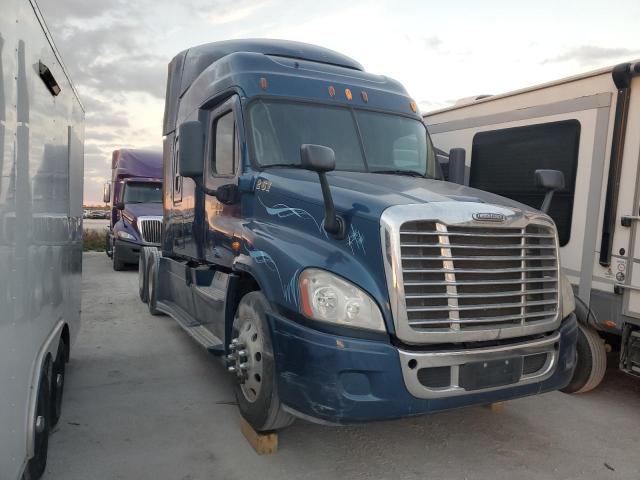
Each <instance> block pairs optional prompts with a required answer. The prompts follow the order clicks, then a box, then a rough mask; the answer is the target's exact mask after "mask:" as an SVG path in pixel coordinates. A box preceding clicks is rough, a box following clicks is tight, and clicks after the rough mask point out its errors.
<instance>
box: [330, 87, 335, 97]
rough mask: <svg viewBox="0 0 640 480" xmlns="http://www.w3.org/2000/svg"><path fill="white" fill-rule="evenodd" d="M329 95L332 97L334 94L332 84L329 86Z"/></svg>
mask: <svg viewBox="0 0 640 480" xmlns="http://www.w3.org/2000/svg"><path fill="white" fill-rule="evenodd" d="M329 96H330V97H332V98H333V97H335V96H336V87H334V86H333V85H331V86H330V87H329Z"/></svg>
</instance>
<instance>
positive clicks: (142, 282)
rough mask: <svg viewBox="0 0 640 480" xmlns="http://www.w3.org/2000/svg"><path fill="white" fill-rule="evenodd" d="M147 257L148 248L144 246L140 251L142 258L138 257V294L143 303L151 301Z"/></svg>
mask: <svg viewBox="0 0 640 480" xmlns="http://www.w3.org/2000/svg"><path fill="white" fill-rule="evenodd" d="M147 258H148V252H147V248H146V247H143V248H142V251H141V252H140V258H139V259H138V295H139V296H140V300H142V303H147V302H148V301H149V284H148V277H147V273H148V269H147Z"/></svg>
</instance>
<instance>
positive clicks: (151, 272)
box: [147, 251, 162, 315]
mask: <svg viewBox="0 0 640 480" xmlns="http://www.w3.org/2000/svg"><path fill="white" fill-rule="evenodd" d="M149 253H150V254H149V258H148V259H147V263H148V269H147V285H148V287H147V292H148V294H147V295H148V299H149V300H148V303H147V306H148V307H149V313H150V314H151V315H162V312H161V311H160V310H158V307H157V305H158V262H159V257H160V255H159V254H158V252H157V251H150V252H149Z"/></svg>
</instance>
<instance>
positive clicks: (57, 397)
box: [51, 338, 67, 428]
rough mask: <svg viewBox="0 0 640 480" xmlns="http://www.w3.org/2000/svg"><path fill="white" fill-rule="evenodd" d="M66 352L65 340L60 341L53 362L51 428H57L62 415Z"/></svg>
mask: <svg viewBox="0 0 640 480" xmlns="http://www.w3.org/2000/svg"><path fill="white" fill-rule="evenodd" d="M66 351H67V347H66V344H65V341H64V339H62V338H61V339H60V343H59V344H58V353H57V354H56V360H55V362H53V369H52V375H51V428H53V427H55V426H56V425H57V424H58V420H60V416H61V415H62V395H63V393H64V380H65V372H66V356H67V355H66Z"/></svg>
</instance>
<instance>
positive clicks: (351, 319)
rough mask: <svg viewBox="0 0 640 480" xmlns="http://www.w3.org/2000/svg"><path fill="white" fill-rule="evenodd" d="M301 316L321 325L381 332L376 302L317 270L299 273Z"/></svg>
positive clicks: (381, 325)
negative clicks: (335, 325)
mask: <svg viewBox="0 0 640 480" xmlns="http://www.w3.org/2000/svg"><path fill="white" fill-rule="evenodd" d="M299 282H300V293H301V295H302V313H304V314H305V315H306V316H307V317H309V318H312V319H314V320H320V321H322V322H327V323H334V324H337V325H346V326H349V327H357V328H366V329H367V330H378V331H382V332H384V331H385V326H384V321H383V320H382V313H381V312H380V309H379V308H378V305H377V304H376V302H375V301H374V300H373V299H372V298H371V297H370V296H369V295H367V294H366V293H365V292H363V291H362V290H361V289H360V288H358V287H356V286H355V285H354V284H353V283H351V282H348V281H346V280H344V279H342V278H340V277H338V276H337V275H334V274H332V273H329V272H327V271H325V270H319V269H317V268H308V269H306V270H304V271H303V272H302V273H301V274H300V279H299Z"/></svg>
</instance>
